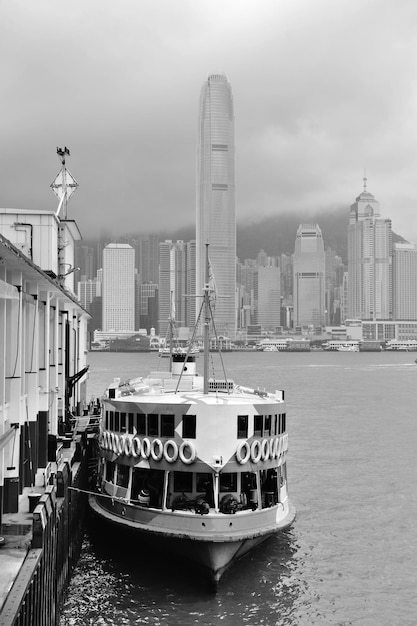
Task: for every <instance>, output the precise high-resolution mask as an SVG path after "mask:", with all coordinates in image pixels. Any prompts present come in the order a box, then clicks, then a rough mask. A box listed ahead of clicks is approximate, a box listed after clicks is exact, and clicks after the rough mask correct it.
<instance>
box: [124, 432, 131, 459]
mask: <svg viewBox="0 0 417 626" xmlns="http://www.w3.org/2000/svg"><path fill="white" fill-rule="evenodd" d="M124 453H125V455H126V456H130V455H131V454H132V437H129V435H125V445H124Z"/></svg>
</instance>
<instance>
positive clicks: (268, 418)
mask: <svg viewBox="0 0 417 626" xmlns="http://www.w3.org/2000/svg"><path fill="white" fill-rule="evenodd" d="M271 417H272V415H265V428H264V436H265V437H268V436H269V435H270V434H271Z"/></svg>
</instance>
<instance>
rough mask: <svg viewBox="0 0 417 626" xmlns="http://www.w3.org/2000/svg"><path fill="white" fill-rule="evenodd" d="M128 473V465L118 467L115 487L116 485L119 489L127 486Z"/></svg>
mask: <svg viewBox="0 0 417 626" xmlns="http://www.w3.org/2000/svg"><path fill="white" fill-rule="evenodd" d="M129 472H130V467H129V465H118V466H117V478H116V485H118V486H119V487H125V488H127V486H128V484H129Z"/></svg>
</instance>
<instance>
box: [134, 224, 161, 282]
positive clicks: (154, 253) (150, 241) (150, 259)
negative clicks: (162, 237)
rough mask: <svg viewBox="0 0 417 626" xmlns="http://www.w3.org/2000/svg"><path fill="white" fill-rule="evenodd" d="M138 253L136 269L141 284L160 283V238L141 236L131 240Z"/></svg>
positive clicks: (156, 236)
mask: <svg viewBox="0 0 417 626" xmlns="http://www.w3.org/2000/svg"><path fill="white" fill-rule="evenodd" d="M131 244H132V246H133V247H134V248H135V251H136V267H137V269H138V271H139V274H140V282H141V283H143V284H144V283H156V284H157V283H158V280H159V236H158V235H139V236H136V237H135V238H134V239H132V240H131Z"/></svg>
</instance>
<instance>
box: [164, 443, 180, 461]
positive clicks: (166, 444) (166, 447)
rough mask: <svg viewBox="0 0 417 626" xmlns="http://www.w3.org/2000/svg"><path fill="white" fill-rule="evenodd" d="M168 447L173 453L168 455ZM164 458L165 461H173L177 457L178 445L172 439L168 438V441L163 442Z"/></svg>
mask: <svg viewBox="0 0 417 626" xmlns="http://www.w3.org/2000/svg"><path fill="white" fill-rule="evenodd" d="M170 447H171V448H172V450H173V455H172V456H170V455H169V454H168V450H169V448H170ZM164 459H165V461H168V463H175V461H176V460H177V459H178V445H177V444H176V443H175V441H174V440H173V439H168V441H166V442H165V445H164Z"/></svg>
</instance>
